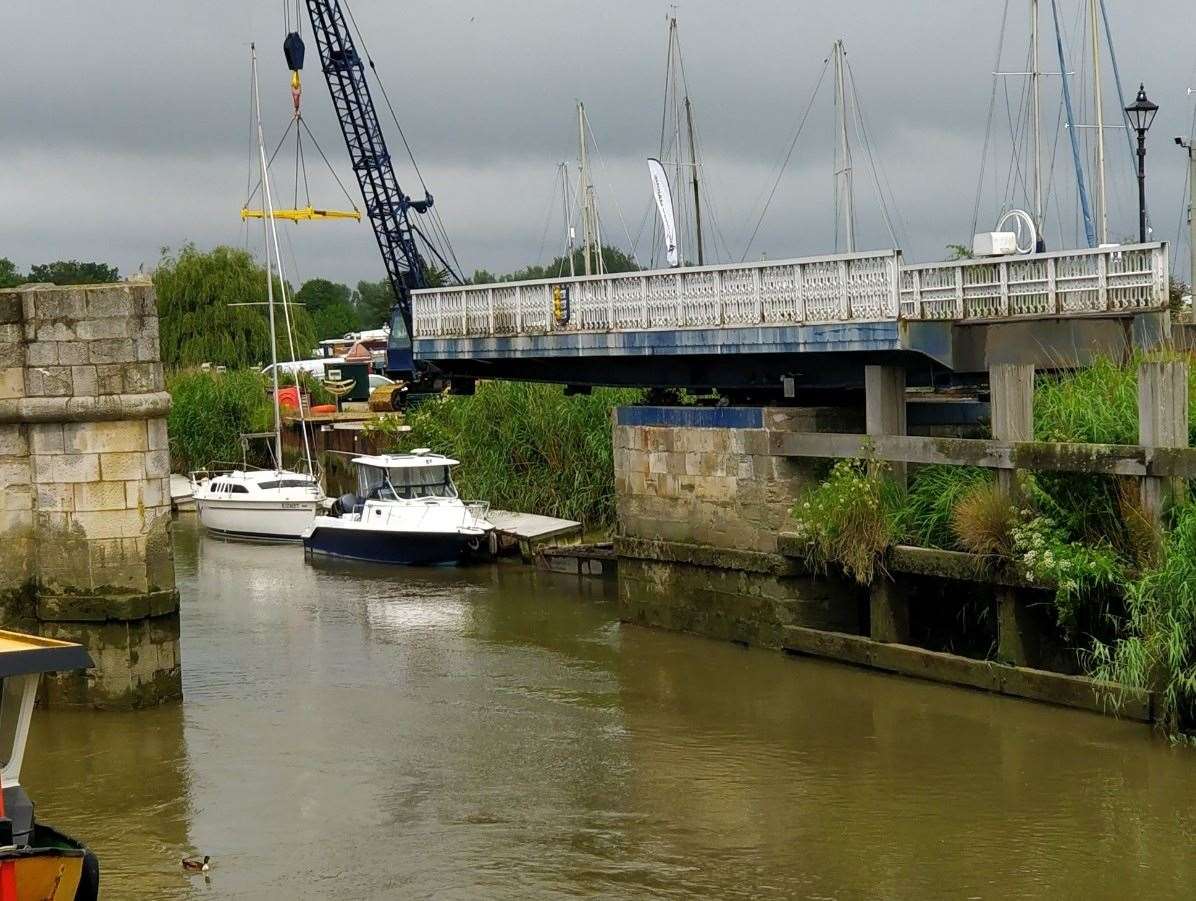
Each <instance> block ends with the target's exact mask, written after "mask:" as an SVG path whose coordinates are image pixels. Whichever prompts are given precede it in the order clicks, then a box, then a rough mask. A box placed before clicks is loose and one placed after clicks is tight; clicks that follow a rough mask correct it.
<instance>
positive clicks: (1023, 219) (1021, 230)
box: [997, 210, 1038, 253]
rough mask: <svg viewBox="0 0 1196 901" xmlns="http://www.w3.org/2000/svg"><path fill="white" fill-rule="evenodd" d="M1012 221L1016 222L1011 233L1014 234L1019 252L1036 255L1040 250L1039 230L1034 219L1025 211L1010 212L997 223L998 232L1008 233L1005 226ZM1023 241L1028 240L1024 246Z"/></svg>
mask: <svg viewBox="0 0 1196 901" xmlns="http://www.w3.org/2000/svg"><path fill="white" fill-rule="evenodd" d="M1011 219H1012V220H1014V222H1013V228H1012V229H1009V231H1012V232H1013V235H1014V243H1015V244H1016V245H1017V252H1018V253H1034V251H1036V250H1037V249H1038V228H1037V227H1036V226H1035V225H1034V217H1033V216H1031V215H1030V214H1029V213H1027V212H1026V211H1025V210H1010V211H1009V212H1008V213H1006V214H1005V215H1004V216H1002V217H1001V219H1000V221H999V222H997V231H999V232H1000V231H1006V228H1005V226H1006V225H1007V224H1008V223H1009V220H1011ZM1023 239H1028V240H1026V242H1025V243H1024V244H1023Z"/></svg>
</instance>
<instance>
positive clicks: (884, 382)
mask: <svg viewBox="0 0 1196 901" xmlns="http://www.w3.org/2000/svg"><path fill="white" fill-rule="evenodd" d="M864 419H865V422H866V428H867V432H868V434H869V435H904V434H906V428H905V369H904V368H903V367H901V366H865V367H864ZM892 467H893V478H895V479H896V480H897V481H899V482H900V483H901V484H902V485H904V484H905V473H906V467H905V464H904V463H894V464H892Z"/></svg>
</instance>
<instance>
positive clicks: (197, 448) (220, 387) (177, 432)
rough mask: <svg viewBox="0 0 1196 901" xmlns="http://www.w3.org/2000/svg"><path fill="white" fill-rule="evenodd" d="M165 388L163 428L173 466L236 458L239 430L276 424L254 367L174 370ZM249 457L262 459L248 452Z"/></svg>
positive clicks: (191, 466)
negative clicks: (166, 411)
mask: <svg viewBox="0 0 1196 901" xmlns="http://www.w3.org/2000/svg"><path fill="white" fill-rule="evenodd" d="M166 388H167V390H168V391H169V392H170V396H171V407H170V418H169V420H168V422H167V428H168V430H169V433H170V465H171V471H172V472H190V471H191V470H194V469H201V468H203V467H206V466H208V465H210V464H212V463H217V462H237V461H239V460H240V459H241V437H240V436H241V435H242V434H244V433H247V432H264V431H267V430H269V429H272V428H273V427H274V421H273V415H274V414H273V407H272V405H271V402H270V400H269V398H268V396H267V394H266V380H265V378H264V377H263V376H262V375H261V374H260V373H258V372H256V371H253V370H239V371H229V372H222V373H214V372H202V371H200V370H197V369H193V370H185V371H182V372H176V373H173V374H172V375H171V376H170V377H169V378H168V379H167V381H166ZM251 450H253V449H251ZM250 462H260V461H258V460H257V459H256V458H255V457H253V456H251V457H250Z"/></svg>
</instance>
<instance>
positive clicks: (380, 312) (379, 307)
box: [357, 279, 395, 329]
mask: <svg viewBox="0 0 1196 901" xmlns="http://www.w3.org/2000/svg"><path fill="white" fill-rule="evenodd" d="M357 297H358V300H357V324H358V325H359V326H361V328H363V329H368V328H381V327H382V325H383V324H384V323H385V322H386V321H387V320H389V319H390V308H391V307H392V306H393V305H394V302H395V296H394V292H393V291H391V289H390V281H389V280H388V279H382V281H380V282H358V283H357Z"/></svg>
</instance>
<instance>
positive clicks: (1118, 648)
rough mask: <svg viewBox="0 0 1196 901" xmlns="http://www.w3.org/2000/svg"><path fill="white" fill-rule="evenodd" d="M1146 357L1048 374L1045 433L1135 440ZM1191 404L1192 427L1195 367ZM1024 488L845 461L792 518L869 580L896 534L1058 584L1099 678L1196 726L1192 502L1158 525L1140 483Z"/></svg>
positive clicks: (828, 560)
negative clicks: (1141, 694) (894, 475)
mask: <svg viewBox="0 0 1196 901" xmlns="http://www.w3.org/2000/svg"><path fill="white" fill-rule="evenodd" d="M1137 364H1138V361H1130V362H1128V363H1126V364H1119V363H1116V362H1114V361H1111V360H1099V361H1097V362H1096V363H1094V364H1093V365H1092V366H1090V367H1088V368H1086V369H1083V370H1078V371H1076V372H1071V373H1065V374H1060V375H1056V376H1051V377H1045V378H1043V377H1040V379H1039V381H1038V385H1037V386H1036V389H1035V397H1034V412H1035V416H1034V431H1035V437H1036V439H1038V440H1042V441H1066V442H1094V443H1110V444H1136V443H1137V439H1138V408H1137V396H1138V395H1137V391H1138V386H1137ZM1189 407H1190V418H1189V422H1190V423H1191V424H1192V425H1193V426H1194V427H1196V376H1194V377H1193V380H1192V383H1191V384H1190V386H1189ZM1194 430H1196V429H1194ZM1192 437H1193V438H1196V435H1193V436H1192ZM1018 488H1019V490H1018V493H1017V498H1018V502H1017V504H1016V505H1015V504H1014V503H1013V502H1012V501H1011V500H1010V499H1009V497H1008V496H1007V495H1006V494H1005V493H1004V492H1002V491H1000V490H998V488H997V486H996V482H995V478H994V476H993V475H992V474H991V473H989V472H988V471H986V470H982V469H974V468H971V467H950V466H924V467H918V468H915V469H913V471H912V472H911V475H910V479H909V485H908V488H906V487H904V486H898V485H897V484H896V483H895V482H894V481H893V480H892V479H891V478H889V477H888V470H887V468H886V467H885V466H884V464H880V463H877V462H875V461H869V460H842V461H839V462H838V463H836V464H835V466H834V467H833V468H832V469H831V471H830V473H829V475H828V476H827V477H826V478H825V479H824V480H823V481H821V482H820V483H818V484H817V485H815V486H814V487H813V488H812V489H811V490H810V491H809V492H807V494H806V495H805V496H804V497H803V498H802V500H801V501H800V502H799V503H798V505H797V506H796V507H795V508H794V519H795V523H796V531H797V532H798V534H800V535H803V536H805V537H806V538H807V540H808V545H807V546H808V556H809V559H810V562H811V563H813V564H815V565H818V566H836V567H838V568H840V569H841V570H842V571H843V572H844V573H845V574H846V575H848V576H849V577H852V578H854V579H855V580H856V581H858V582H860V583H861V584H868V583H870V582H871V581H872V580H873V578H875V577H876V576H875V571H876V570H877V569H879V568H881V567H883V561H884V555H885V552H886V551H887V549H888V548H889V547H891V546H892V545H895V544H913V545H918V546H922V547H931V548H940V549H944V550H959V551H967V552H970V553H973V554H979V555H982V556H984V557H986V558H988V559H989V560H990V561H992V564H993V565H1003V566H1010V567H1013V568H1014V569H1016V570H1018V571H1020V573H1021V575H1022V576H1023V577H1024V578H1026V579H1028V580H1030V581H1031V582H1034V583H1037V584H1040V585H1044V586H1049V588H1050V591H1051V594H1050V598H1051V603H1052V604H1053V607H1054V613H1055V620H1056V622H1057V625H1058V629H1059V634H1060V637H1061V638H1062V639H1064V641H1066V642H1067V643H1068V646H1070V647H1072V648H1073V649H1074V650H1075V654H1076V658H1077V660H1078V661H1079V662H1080V663H1081V665H1082V666H1083V668H1084V669H1085V670H1086V671H1087V672H1088V673H1089V674H1090V675H1093V676H1095V677H1097V678H1099V679H1102V680H1107V681H1112V682H1117V683H1121V684H1125V685H1130V686H1134V687H1139V688H1150V689H1154V690H1156V691H1157V692H1158V693H1159V700H1160V704H1161V709H1162V711H1163V716H1164V720H1165V722H1166V724H1167V726H1168V728H1169V729H1170V730H1171V731H1172V732H1173V733H1174V732H1176V731H1178V730H1180V729H1187V730H1191V729H1193V728H1196V503H1194V502H1192V501H1191V500H1185V501H1181V502H1180V503H1178V504H1176V505H1174V506H1173V508H1172V509H1171V510H1170V511H1168V514H1167V516H1166V517H1165V520H1164V526H1163V528H1162V530H1161V531H1160V530H1159V529H1158V528H1157V527H1156V526H1154V525H1153V524H1152V523H1151V521H1150V520H1149V518H1148V517H1147V516H1146V515H1145V513H1144V512H1143V510H1142V508H1141V504H1140V501H1139V499H1138V490H1137V481H1136V480H1133V479H1121V478H1117V477H1111V476H1096V475H1085V474H1063V473H1038V474H1022V475H1021V476H1020V481H1019V486H1018Z"/></svg>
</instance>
